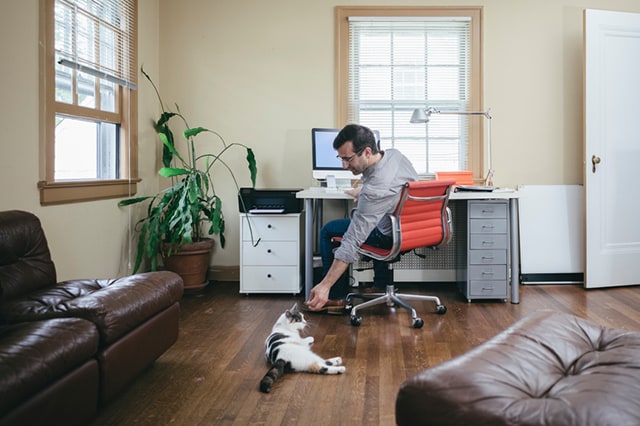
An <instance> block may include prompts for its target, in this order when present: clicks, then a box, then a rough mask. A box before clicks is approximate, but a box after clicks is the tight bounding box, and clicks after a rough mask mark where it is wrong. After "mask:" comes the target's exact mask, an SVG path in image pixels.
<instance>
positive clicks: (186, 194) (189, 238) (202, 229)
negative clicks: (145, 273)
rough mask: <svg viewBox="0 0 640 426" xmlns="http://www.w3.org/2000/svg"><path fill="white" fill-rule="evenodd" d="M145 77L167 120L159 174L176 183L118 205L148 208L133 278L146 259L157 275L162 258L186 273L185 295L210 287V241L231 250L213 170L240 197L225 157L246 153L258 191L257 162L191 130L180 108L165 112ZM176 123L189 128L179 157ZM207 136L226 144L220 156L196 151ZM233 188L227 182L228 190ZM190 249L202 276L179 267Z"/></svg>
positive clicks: (161, 122)
mask: <svg viewBox="0 0 640 426" xmlns="http://www.w3.org/2000/svg"><path fill="white" fill-rule="evenodd" d="M141 72H142V74H143V75H144V77H145V78H146V79H147V80H149V82H150V83H151V85H152V86H153V88H154V90H155V92H156V95H157V97H158V101H159V103H160V107H161V109H162V114H161V115H160V118H159V119H158V121H157V122H156V123H155V129H156V132H157V133H158V136H159V139H160V141H161V142H162V164H163V165H162V167H161V168H160V170H159V171H158V174H159V175H160V176H162V177H164V178H167V179H170V182H171V183H170V186H169V187H167V188H165V189H162V190H160V191H159V192H158V193H157V194H155V195H150V196H143V197H134V198H129V199H126V200H121V201H120V202H119V203H118V206H120V207H122V206H129V205H132V204H136V203H142V202H148V204H147V209H146V216H144V217H143V218H141V219H140V220H139V221H138V222H137V224H136V229H137V230H138V231H139V238H138V244H137V253H136V260H135V264H134V267H133V272H134V273H135V272H137V271H138V269H139V268H140V265H141V264H142V261H143V260H145V259H146V260H149V261H150V263H151V270H156V269H157V267H158V255H161V256H162V257H163V259H164V265H165V267H166V268H167V269H170V270H174V271H175V272H177V273H179V274H181V270H180V269H184V270H185V271H186V272H187V274H184V273H182V274H181V275H182V276H183V280H184V281H185V289H197V288H201V287H204V286H205V285H206V284H207V280H206V273H207V270H208V266H209V259H210V253H211V250H212V249H213V239H211V238H210V237H209V236H212V235H218V236H219V240H220V246H221V247H222V248H224V246H225V238H224V230H225V229H224V228H225V222H224V216H223V214H222V199H221V198H220V197H219V196H218V195H217V193H216V189H215V188H216V184H218V185H219V184H220V183H219V182H214V180H213V178H212V174H211V173H212V171H213V168H214V166H216V165H217V166H218V167H223V168H224V169H226V170H227V171H228V172H229V175H230V177H231V180H232V181H233V183H234V185H235V186H236V188H237V190H238V191H239V190H240V188H239V185H238V181H237V180H236V177H235V175H234V171H233V170H232V169H231V167H230V166H229V164H227V163H226V162H225V161H224V160H223V158H222V156H223V155H225V154H227V152H228V151H230V150H232V149H244V150H245V151H246V160H247V165H248V171H249V175H250V178H251V185H252V186H255V181H256V175H257V168H256V160H255V156H254V154H253V150H252V149H251V148H249V147H247V146H245V145H243V144H240V143H230V144H228V143H226V142H225V140H224V138H223V137H222V136H221V135H220V134H219V133H217V132H215V131H213V130H209V129H206V128H204V127H191V126H189V124H188V122H187V120H186V118H185V117H184V116H183V115H182V113H181V112H180V108H179V106H178V105H177V104H176V110H175V111H168V110H167V109H165V104H164V102H163V101H162V98H161V96H160V92H159V90H158V88H157V87H156V85H155V84H154V82H153V81H152V80H151V77H149V75H148V74H147V73H146V72H145V71H144V69H142V68H141ZM174 119H178V120H179V121H181V122H182V124H183V125H184V127H185V130H184V131H183V132H182V134H183V136H184V139H185V142H186V152H184V153H181V152H180V151H179V149H178V147H177V145H176V139H174V134H173V132H172V130H171V128H170V127H169V124H170V122H172V120H174ZM202 134H212V135H214V136H215V138H216V140H217V142H219V143H220V149H219V150H218V151H217V152H215V153H205V154H199V153H198V151H197V150H196V143H197V141H196V138H197V136H199V135H202ZM227 183H228V182H227V181H226V180H225V181H224V184H225V185H226V184H227ZM187 249H195V251H196V252H197V255H198V256H197V257H198V259H197V260H196V261H195V264H196V265H197V266H198V267H199V268H200V271H198V272H195V271H194V268H195V267H196V266H194V265H187V266H186V267H184V268H181V267H180V266H179V264H180V263H181V262H182V261H183V260H184V258H185V256H184V255H183V252H184V251H185V250H187ZM176 259H179V260H176ZM176 263H178V265H176Z"/></svg>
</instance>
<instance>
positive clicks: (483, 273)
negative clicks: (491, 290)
mask: <svg viewBox="0 0 640 426" xmlns="http://www.w3.org/2000/svg"><path fill="white" fill-rule="evenodd" d="M482 275H483V276H485V277H486V276H489V275H491V276H493V272H492V271H489V272H487V271H482Z"/></svg>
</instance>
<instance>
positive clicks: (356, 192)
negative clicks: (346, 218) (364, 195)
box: [344, 187, 361, 201]
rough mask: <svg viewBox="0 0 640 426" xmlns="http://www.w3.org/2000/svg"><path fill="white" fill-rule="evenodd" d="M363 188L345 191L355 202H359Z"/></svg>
mask: <svg viewBox="0 0 640 426" xmlns="http://www.w3.org/2000/svg"><path fill="white" fill-rule="evenodd" d="M360 190H361V187H357V188H351V189H347V190H345V191H344V193H345V194H347V195H350V196H352V197H353V199H354V200H356V201H358V197H359V196H360Z"/></svg>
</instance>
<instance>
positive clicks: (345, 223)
mask: <svg viewBox="0 0 640 426" xmlns="http://www.w3.org/2000/svg"><path fill="white" fill-rule="evenodd" d="M350 223H351V219H336V220H332V221H330V222H327V223H326V224H325V225H324V226H323V227H322V229H321V230H320V255H321V257H322V277H323V278H324V277H325V276H326V275H327V272H328V271H329V268H330V267H331V264H332V263H333V250H334V246H333V244H332V243H331V239H332V238H333V237H341V236H342V235H344V233H345V232H347V228H348V227H349V224H350ZM365 243H366V244H368V245H371V246H375V247H380V248H390V247H391V244H392V243H393V240H392V238H391V237H390V236H388V235H384V234H383V233H381V232H380V231H379V230H378V228H375V229H374V230H373V232H371V234H370V235H369V237H368V238H367V240H366V241H365ZM373 277H374V278H373V285H374V286H375V287H376V288H378V289H380V290H381V291H384V288H385V287H386V285H387V283H388V281H389V269H388V267H387V264H386V263H385V262H381V261H378V260H374V261H373ZM348 284H349V276H348V271H347V272H345V273H344V274H343V275H342V277H340V279H339V280H338V281H337V282H336V283H335V284H334V285H333V287H331V290H330V291H329V299H331V300H338V299H344V297H345V296H346V293H347V287H348Z"/></svg>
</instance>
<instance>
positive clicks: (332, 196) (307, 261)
mask: <svg viewBox="0 0 640 426" xmlns="http://www.w3.org/2000/svg"><path fill="white" fill-rule="evenodd" d="M518 197H519V194H518V192H517V191H513V190H496V191H493V192H452V193H451V195H450V197H449V202H450V203H452V202H453V203H455V202H456V201H459V200H462V201H468V200H480V201H482V200H508V202H509V228H510V242H509V244H510V264H511V265H510V266H511V280H510V282H511V303H520V295H519V288H518V286H519V284H520V255H519V247H518V241H519V237H518ZM296 198H302V199H304V209H305V225H304V230H305V239H304V287H305V298H306V299H308V298H309V292H310V291H311V288H312V287H313V284H314V283H313V217H314V214H313V201H314V200H350V199H351V197H350V196H349V195H347V194H345V193H344V192H342V191H326V190H324V189H314V188H310V189H305V190H303V191H300V192H298V193H296ZM454 233H455V229H454Z"/></svg>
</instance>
